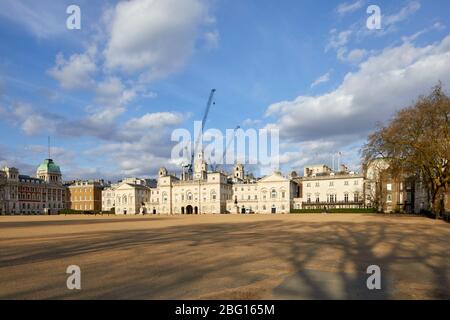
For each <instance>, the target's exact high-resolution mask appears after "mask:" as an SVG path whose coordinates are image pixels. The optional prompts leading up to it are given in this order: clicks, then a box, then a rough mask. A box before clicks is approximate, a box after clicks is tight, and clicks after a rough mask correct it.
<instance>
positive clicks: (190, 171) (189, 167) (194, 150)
mask: <svg viewBox="0 0 450 320" xmlns="http://www.w3.org/2000/svg"><path fill="white" fill-rule="evenodd" d="M215 92H216V89H211V93H210V94H209V98H208V102H207V103H206V109H205V113H204V114H203V119H202V131H201V134H200V135H199V136H198V137H197V140H196V141H195V147H194V149H193V150H192V152H191V162H190V163H189V164H187V165H186V166H185V167H187V169H188V174H189V176H190V177H191V176H192V173H193V170H192V167H193V166H194V156H195V152H196V150H197V148H198V144H199V143H200V139H202V136H203V130H204V129H205V124H206V119H207V118H208V114H209V110H210V109H211V104H215V102H214V103H213V98H214V93H215Z"/></svg>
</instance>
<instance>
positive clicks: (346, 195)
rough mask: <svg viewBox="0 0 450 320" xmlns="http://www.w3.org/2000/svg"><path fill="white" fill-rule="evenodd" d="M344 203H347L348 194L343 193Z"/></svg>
mask: <svg viewBox="0 0 450 320" xmlns="http://www.w3.org/2000/svg"><path fill="white" fill-rule="evenodd" d="M344 202H348V193H347V192H346V193H344Z"/></svg>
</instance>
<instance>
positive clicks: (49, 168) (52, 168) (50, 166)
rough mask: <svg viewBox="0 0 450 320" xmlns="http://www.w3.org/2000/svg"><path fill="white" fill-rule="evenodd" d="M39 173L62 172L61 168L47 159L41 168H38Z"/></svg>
mask: <svg viewBox="0 0 450 320" xmlns="http://www.w3.org/2000/svg"><path fill="white" fill-rule="evenodd" d="M37 171H38V172H39V171H43V172H46V173H57V174H61V170H60V168H59V166H58V165H57V164H56V163H54V162H53V160H52V159H45V160H44V162H42V163H41V164H40V165H39V167H38V168H37Z"/></svg>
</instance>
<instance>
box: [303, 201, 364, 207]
mask: <svg viewBox="0 0 450 320" xmlns="http://www.w3.org/2000/svg"><path fill="white" fill-rule="evenodd" d="M324 207H326V208H349V207H353V208H354V207H358V208H363V207H364V201H362V200H361V201H333V202H308V201H303V202H302V208H306V209H310V208H324Z"/></svg>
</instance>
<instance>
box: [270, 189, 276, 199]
mask: <svg viewBox="0 0 450 320" xmlns="http://www.w3.org/2000/svg"><path fill="white" fill-rule="evenodd" d="M270 196H271V198H272V199H276V197H277V191H276V190H275V189H272V192H271V194H270Z"/></svg>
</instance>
